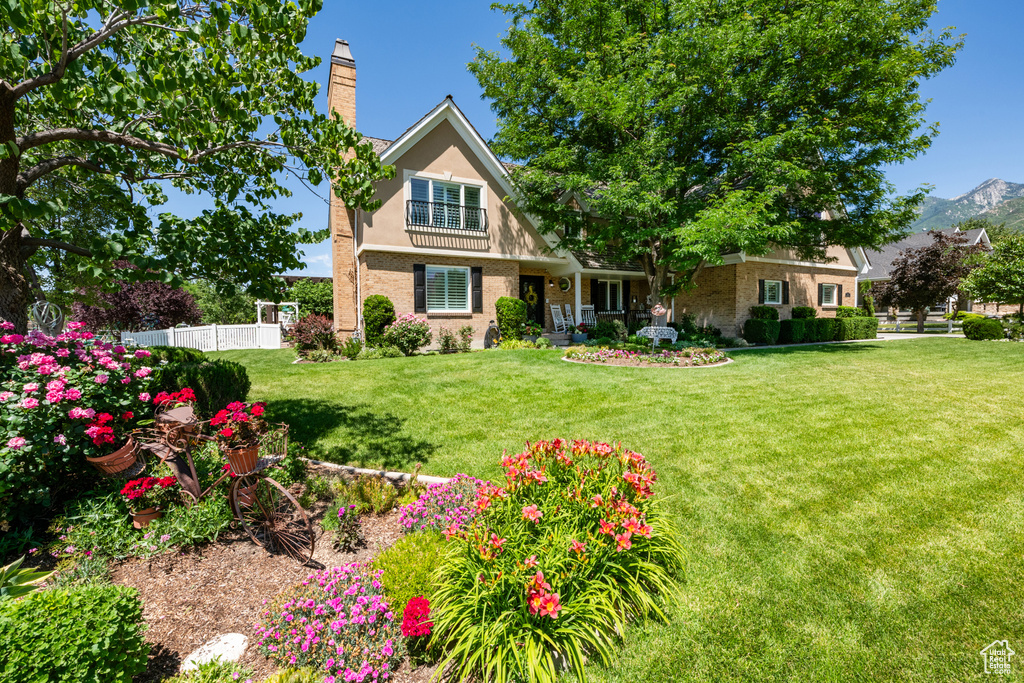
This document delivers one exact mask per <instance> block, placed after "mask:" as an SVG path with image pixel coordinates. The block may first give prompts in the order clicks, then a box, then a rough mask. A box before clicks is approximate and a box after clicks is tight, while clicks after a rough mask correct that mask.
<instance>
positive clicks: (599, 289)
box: [594, 280, 608, 311]
mask: <svg viewBox="0 0 1024 683" xmlns="http://www.w3.org/2000/svg"><path fill="white" fill-rule="evenodd" d="M595 282H596V283H597V286H596V287H594V291H596V294H594V299H595V300H594V310H595V311H607V310H608V283H607V282H602V281H600V280H595Z"/></svg>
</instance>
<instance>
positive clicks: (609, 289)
mask: <svg viewBox="0 0 1024 683" xmlns="http://www.w3.org/2000/svg"><path fill="white" fill-rule="evenodd" d="M598 282H600V283H603V284H604V310H606V311H621V310H622V280H598Z"/></svg>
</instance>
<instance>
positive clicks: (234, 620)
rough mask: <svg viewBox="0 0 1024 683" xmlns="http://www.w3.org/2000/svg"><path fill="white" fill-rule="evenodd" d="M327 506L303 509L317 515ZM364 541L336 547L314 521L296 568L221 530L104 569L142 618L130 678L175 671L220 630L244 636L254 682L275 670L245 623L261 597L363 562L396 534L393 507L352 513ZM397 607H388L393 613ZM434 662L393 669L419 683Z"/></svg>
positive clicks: (146, 680)
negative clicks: (125, 589)
mask: <svg viewBox="0 0 1024 683" xmlns="http://www.w3.org/2000/svg"><path fill="white" fill-rule="evenodd" d="M326 508H327V505H326V504H325V503H320V504H318V505H317V506H316V507H314V508H313V509H312V510H310V512H311V513H312V514H313V516H314V517H315V519H317V520H319V519H320V517H322V515H323V513H324V512H325V510H326ZM360 524H361V525H362V529H363V534H364V537H365V543H364V544H363V545H362V547H360V548H359V549H357V550H356V551H355V552H347V553H346V552H338V551H336V550H335V549H334V548H333V545H332V543H331V537H330V534H324V532H323V531H322V530H321V529H320V528H319V525H316V530H317V540H316V547H315V551H314V553H313V560H312V562H311V563H310V564H309V565H307V566H300V565H299V564H297V563H296V562H295V561H294V560H292V559H291V558H289V557H287V556H284V555H271V554H270V553H268V552H267V551H265V550H263V549H262V548H260V547H259V546H257V545H256V544H255V543H253V542H252V541H251V540H250V538H249V536H248V535H246V534H245V532H244V531H242V530H241V529H240V528H239V529H229V530H228V531H227V532H226V533H224V534H222V535H221V537H220V538H219V539H218V541H217V542H216V543H214V544H210V545H207V546H204V547H201V548H196V549H188V550H185V551H176V552H173V553H166V554H164V555H161V556H158V557H154V558H151V559H149V560H139V559H133V560H127V561H124V562H120V563H118V564H116V565H113V566H112V567H111V575H112V579H113V581H114V582H115V583H120V584H124V585H127V586H134V587H135V588H138V589H139V591H140V594H141V597H142V601H143V619H144V620H145V622H146V625H147V627H148V630H147V631H146V640H147V641H149V643H150V644H151V645H152V651H151V653H150V659H149V667H148V668H147V670H146V673H145V674H143V675H141V676H139V677H136V679H135V680H136V682H137V683H156V682H157V681H161V680H163V679H164V678H166V677H168V676H172V675H174V674H175V673H177V672H178V668H179V667H180V665H181V662H182V661H183V660H184V659H185V658H186V657H188V655H189V654H191V653H192V652H194V651H195V650H197V649H198V648H199V647H200V646H201V645H203V644H204V643H206V642H207V641H209V640H211V639H213V638H215V637H216V636H219V635H222V634H225V633H242V634H244V635H246V636H248V637H249V638H250V641H249V646H248V648H247V649H246V651H245V654H244V655H243V656H242V658H241V660H240V661H239V663H240V664H244V665H246V666H248V667H249V668H251V669H253V671H254V673H255V674H256V676H255V677H254V680H256V681H258V680H260V679H262V678H264V677H266V676H269V675H270V674H272V673H274V672H275V671H276V670H277V669H278V667H277V665H276V664H275V663H274V662H272V661H271V660H269V659H267V658H265V657H263V656H262V655H261V654H260V653H259V651H258V647H257V645H256V641H255V639H254V638H253V630H252V629H253V624H254V623H255V622H256V621H257V619H258V618H259V612H260V609H261V608H262V605H263V601H264V600H269V599H270V598H273V597H274V596H275V595H277V594H278V593H279V592H280V591H282V590H283V589H285V588H288V587H289V586H292V585H295V584H296V583H298V582H300V581H302V580H303V579H305V578H306V577H307V576H309V574H310V573H312V572H313V571H315V570H316V569H320V568H323V567H336V566H340V565H342V564H345V563H348V562H366V561H369V560H370V559H372V558H373V557H375V556H376V555H377V554H378V553H380V552H381V551H382V550H383V549H385V548H387V547H388V546H390V545H392V544H393V543H395V541H397V540H398V539H399V538H400V537H401V536H402V533H403V532H402V527H401V525H400V524H399V521H398V511H397V510H393V511H391V512H390V513H388V514H386V515H383V516H379V517H378V516H375V515H372V514H371V515H364V516H363V517H362V518H360ZM398 611H399V610H396V612H398ZM434 668H435V667H422V666H421V667H418V668H415V669H413V668H411V667H410V665H409V662H408V660H406V661H405V662H403V664H402V665H401V667H400V668H398V670H396V671H395V672H394V675H393V676H392V678H391V680H393V681H396V682H398V683H421V682H423V683H425V682H426V681H427V680H429V678H430V676H431V675H432V674H433V673H434Z"/></svg>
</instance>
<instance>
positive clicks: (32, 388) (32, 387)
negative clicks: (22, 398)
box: [21, 382, 39, 394]
mask: <svg viewBox="0 0 1024 683" xmlns="http://www.w3.org/2000/svg"><path fill="white" fill-rule="evenodd" d="M21 389H22V391H24V392H25V393H26V394H31V393H32V392H33V391H38V390H39V384H38V383H37V382H29V383H28V384H26V385H25V386H23V387H22V388H21Z"/></svg>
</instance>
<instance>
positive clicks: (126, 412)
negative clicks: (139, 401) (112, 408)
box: [121, 410, 135, 420]
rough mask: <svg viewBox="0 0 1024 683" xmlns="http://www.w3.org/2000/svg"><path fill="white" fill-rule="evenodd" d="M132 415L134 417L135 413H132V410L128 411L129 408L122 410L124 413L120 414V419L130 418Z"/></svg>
mask: <svg viewBox="0 0 1024 683" xmlns="http://www.w3.org/2000/svg"><path fill="white" fill-rule="evenodd" d="M133 417H135V413H133V412H132V411H130V410H126V411H124V413H123V414H122V415H121V419H122V420H130V419H132V418H133Z"/></svg>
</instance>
